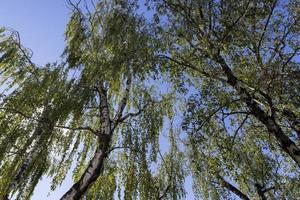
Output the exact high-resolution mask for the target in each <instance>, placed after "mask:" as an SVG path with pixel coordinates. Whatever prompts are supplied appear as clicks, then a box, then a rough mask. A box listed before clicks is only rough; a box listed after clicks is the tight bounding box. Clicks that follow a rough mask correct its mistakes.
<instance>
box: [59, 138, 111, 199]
mask: <svg viewBox="0 0 300 200" xmlns="http://www.w3.org/2000/svg"><path fill="white" fill-rule="evenodd" d="M109 143H110V138H108V140H107V141H105V142H103V143H102V144H103V145H99V146H98V148H97V150H96V152H95V155H94V157H93V159H92V160H91V161H90V164H89V165H88V167H87V169H86V170H85V172H84V173H83V175H82V176H81V178H80V180H79V181H77V183H75V184H74V185H73V186H72V187H71V188H70V189H69V190H68V191H67V192H66V193H65V194H64V196H63V197H62V198H61V200H75V199H80V198H81V197H82V196H83V195H84V194H85V192H86V191H87V190H88V188H89V186H90V185H91V184H92V183H93V182H95V181H96V180H97V178H98V177H99V176H100V174H101V173H102V171H103V164H104V161H105V158H106V157H107V152H108V150H109Z"/></svg>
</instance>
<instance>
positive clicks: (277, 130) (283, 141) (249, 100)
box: [214, 55, 300, 166]
mask: <svg viewBox="0 0 300 200" xmlns="http://www.w3.org/2000/svg"><path fill="white" fill-rule="evenodd" d="M214 59H215V61H216V62H218V63H219V64H220V65H221V67H222V69H223V71H224V73H225V75H226V76H227V82H228V84H230V85H231V86H232V87H233V88H234V89H235V90H236V92H237V93H238V94H239V95H240V97H241V99H242V100H243V101H244V102H245V103H246V105H247V107H248V108H249V109H250V111H251V113H252V115H253V116H254V117H255V118H256V119H258V120H259V121H260V122H261V123H263V124H264V125H265V126H266V128H267V129H268V131H269V133H270V134H273V135H274V136H275V138H276V139H277V141H278V142H279V143H280V145H281V148H282V149H283V150H284V151H285V152H286V153H287V154H289V155H290V157H291V158H292V159H293V160H294V161H295V162H296V163H297V164H298V166H300V149H299V147H298V146H297V145H296V144H295V143H294V142H293V141H292V140H291V139H290V138H289V137H288V136H286V135H285V133H284V132H283V131H282V129H281V127H280V126H279V125H278V124H277V123H276V121H275V119H274V117H273V116H269V115H268V114H267V113H266V112H265V111H264V110H262V109H261V108H260V107H259V105H258V104H257V103H256V101H254V100H255V99H254V98H253V97H252V96H251V95H250V94H249V93H248V91H247V90H246V89H245V88H244V87H243V86H242V84H241V83H240V81H238V79H237V78H236V77H235V75H234V74H233V72H232V70H231V69H230V67H229V66H228V65H227V63H226V61H225V60H224V59H223V57H222V56H220V55H216V56H214Z"/></svg>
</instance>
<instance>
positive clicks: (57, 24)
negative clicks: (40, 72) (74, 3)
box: [0, 0, 193, 200]
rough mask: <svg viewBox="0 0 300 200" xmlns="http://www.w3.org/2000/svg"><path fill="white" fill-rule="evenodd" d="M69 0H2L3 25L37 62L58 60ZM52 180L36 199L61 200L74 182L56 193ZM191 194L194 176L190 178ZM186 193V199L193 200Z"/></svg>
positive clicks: (0, 21) (0, 16)
mask: <svg viewBox="0 0 300 200" xmlns="http://www.w3.org/2000/svg"><path fill="white" fill-rule="evenodd" d="M66 2H67V1H66V0H0V26H5V27H8V28H11V29H13V30H16V31H18V32H19V33H20V36H21V42H22V44H23V46H25V47H27V48H30V49H31V50H32V51H33V53H34V55H33V58H32V60H33V61H34V62H35V63H36V64H38V65H44V64H46V63H48V62H55V61H57V60H59V57H60V55H61V54H62V52H63V48H64V30H65V26H66V24H67V22H68V19H69V14H70V9H69V8H68V6H67V3H66ZM49 181H50V179H48V178H47V177H44V178H43V180H42V181H41V182H40V183H39V184H38V186H37V188H36V190H35V192H34V195H33V198H32V199H33V200H54V199H59V198H60V197H61V195H62V194H63V193H64V192H66V191H67V189H68V188H69V187H70V186H71V185H72V181H71V175H70V174H69V176H67V179H66V180H65V181H64V183H63V185H62V186H61V187H60V188H58V189H57V190H56V191H55V192H51V195H50V196H48V193H49V192H50V182H49ZM186 185H187V190H188V191H189V193H190V194H191V179H190V178H189V179H188V180H187V184H186ZM192 198H193V197H192V196H189V195H188V196H187V199H192Z"/></svg>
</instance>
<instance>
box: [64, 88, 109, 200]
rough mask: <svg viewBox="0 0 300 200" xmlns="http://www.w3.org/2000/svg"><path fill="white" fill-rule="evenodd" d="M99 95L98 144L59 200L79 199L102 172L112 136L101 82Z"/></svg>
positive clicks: (105, 96) (105, 97) (105, 94)
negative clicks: (81, 171)
mask: <svg viewBox="0 0 300 200" xmlns="http://www.w3.org/2000/svg"><path fill="white" fill-rule="evenodd" d="M98 93H99V97H100V107H99V108H100V109H99V113H100V116H99V118H100V124H101V129H100V134H99V135H98V140H99V146H98V148H97V150H96V152H95V154H94V157H93V158H92V160H91V161H90V163H89V165H88V167H87V169H86V170H85V172H84V173H83V174H82V176H81V178H80V180H79V181H77V182H76V183H75V184H74V185H73V186H72V187H71V188H70V189H69V190H68V191H67V192H66V193H65V194H64V195H63V197H62V198H61V200H76V199H80V198H81V197H82V196H83V195H84V194H85V193H86V191H87V190H88V188H89V187H90V186H91V185H92V183H93V182H95V181H96V180H97V178H98V177H99V176H100V174H101V173H102V172H103V165H104V161H105V159H106V157H107V156H108V153H109V148H110V142H111V138H112V134H113V132H112V129H111V120H110V116H109V107H108V102H107V91H106V90H105V88H104V84H103V83H101V84H100V87H99V88H98Z"/></svg>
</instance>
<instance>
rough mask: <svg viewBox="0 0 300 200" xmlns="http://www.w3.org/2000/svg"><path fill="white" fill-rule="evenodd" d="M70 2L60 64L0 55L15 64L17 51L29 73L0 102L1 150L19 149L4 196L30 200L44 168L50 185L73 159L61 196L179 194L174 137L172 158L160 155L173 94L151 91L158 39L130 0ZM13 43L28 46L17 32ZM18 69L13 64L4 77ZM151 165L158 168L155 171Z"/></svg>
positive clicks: (9, 165)
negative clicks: (70, 176) (71, 177)
mask: <svg viewBox="0 0 300 200" xmlns="http://www.w3.org/2000/svg"><path fill="white" fill-rule="evenodd" d="M69 5H70V6H71V8H72V16H71V19H70V22H69V24H68V25H67V29H66V49H65V52H64V54H63V58H64V63H62V64H55V65H53V66H52V65H47V66H36V65H35V64H33V63H32V62H31V61H30V55H28V54H25V56H24V58H23V57H21V55H23V54H20V55H18V54H16V55H14V56H11V57H9V58H7V59H6V56H3V58H5V59H2V62H3V65H2V66H9V67H10V68H8V69H16V70H19V69H20V67H23V65H22V66H18V65H19V64H18V63H16V59H22V60H21V61H20V63H23V62H24V61H26V62H28V63H29V64H30V66H32V67H34V69H35V73H30V71H29V72H28V73H27V74H24V75H23V79H22V80H21V79H20V80H18V81H17V82H15V84H14V85H13V86H12V87H11V88H12V92H7V95H6V97H5V100H4V101H3V102H2V104H1V106H2V109H1V110H2V111H3V112H2V113H1V114H2V116H4V119H3V120H2V121H1V122H2V123H3V131H4V132H5V134H2V135H1V137H2V139H1V141H3V142H2V143H1V145H0V147H1V148H3V151H1V153H2V155H3V158H4V157H6V156H7V155H9V154H10V153H11V152H15V151H16V153H15V154H13V156H12V157H6V158H5V159H3V163H2V166H3V167H2V170H1V174H0V177H1V187H3V190H1V195H2V196H3V197H5V198H8V197H15V196H16V197H17V198H18V199H20V198H21V199H23V198H25V199H28V198H29V197H30V196H31V195H32V192H33V190H34V188H35V186H36V184H37V183H38V181H39V180H40V178H41V177H42V176H43V175H48V176H52V177H53V182H52V189H53V190H54V189H56V187H57V186H59V185H60V184H61V183H62V181H63V180H64V179H65V176H66V173H67V172H68V170H70V168H71V165H72V163H73V160H78V163H74V164H75V169H74V180H75V183H74V185H73V186H72V187H71V188H70V189H69V190H68V191H67V192H66V193H65V194H64V195H63V197H62V199H80V198H82V197H84V196H85V197H87V198H89V199H95V198H96V199H97V198H105V199H112V198H113V197H114V193H115V191H116V190H118V191H119V192H118V193H119V194H118V195H119V196H124V198H125V199H131V198H132V197H140V198H144V199H156V198H160V199H162V198H164V197H170V196H172V198H177V197H181V196H183V195H184V190H183V179H184V176H183V175H182V173H181V172H182V170H181V165H180V159H183V158H182V155H180V153H178V151H179V150H178V149H177V147H176V143H175V142H174V143H173V145H172V148H171V149H170V153H171V154H172V155H178V160H175V159H174V158H173V157H170V156H168V155H163V154H161V153H160V154H159V156H158V152H159V151H160V150H159V134H160V133H161V131H162V127H163V124H164V121H165V118H164V116H167V114H168V115H169V116H170V109H171V107H172V106H171V105H172V104H171V103H170V101H171V100H172V98H169V96H170V95H169V94H164V95H161V94H159V93H156V92H155V90H154V87H155V84H156V83H153V77H155V78H159V77H160V75H159V74H157V73H156V70H157V69H156V68H157V67H156V66H157V62H156V60H155V59H154V57H155V54H156V50H155V49H156V48H155V46H156V45H157V43H156V42H155V41H154V40H152V37H151V34H150V31H149V30H148V29H147V27H146V21H145V19H143V18H142V17H140V16H138V15H137V14H136V4H135V3H134V2H128V3H126V2H121V3H120V2H117V1H116V2H115V1H108V2H97V4H95V5H94V4H91V5H89V4H76V5H75V4H73V3H72V2H69ZM11 42H15V40H11ZM16 44H17V45H16V49H17V52H18V51H20V53H28V52H29V50H25V48H23V47H22V46H21V45H20V42H19V40H18V42H17V43H16ZM1 47H3V49H2V50H3V52H7V51H8V50H9V45H6V44H5V45H2V46H1ZM4 55H5V53H4ZM7 63H9V65H7ZM24 68H25V69H27V70H28V69H29V67H28V65H26V66H25V65H24ZM15 74H17V73H15V71H13V70H11V71H10V72H9V73H8V75H7V76H9V77H11V78H15V77H16V75H15ZM151 81H152V83H151ZM31 88H32V90H31ZM11 115H13V116H15V117H14V118H12V117H10V116H11ZM5 128H6V129H5ZM16 133H17V134H16ZM7 141H10V144H11V145H7V144H6V142H7ZM162 160H165V161H164V162H162ZM155 163H156V164H157V165H159V166H160V168H161V170H160V171H157V172H154V173H153V172H152V171H151V167H152V165H154V164H155ZM169 163H172V166H176V168H175V169H170V164H169ZM169 170H170V171H171V172H172V173H170V176H168V178H165V177H164V176H163V174H164V173H165V172H166V171H169ZM128 172H132V173H128ZM117 180H118V181H117ZM177 189H179V190H180V191H181V192H180V193H178V192H177V191H176V190H177ZM121 190H122V191H123V193H121ZM2 191H3V192H2Z"/></svg>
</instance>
